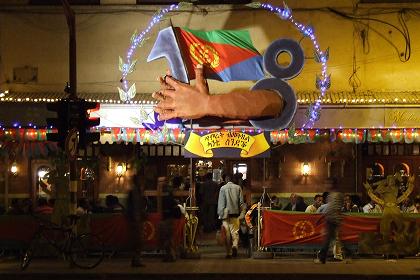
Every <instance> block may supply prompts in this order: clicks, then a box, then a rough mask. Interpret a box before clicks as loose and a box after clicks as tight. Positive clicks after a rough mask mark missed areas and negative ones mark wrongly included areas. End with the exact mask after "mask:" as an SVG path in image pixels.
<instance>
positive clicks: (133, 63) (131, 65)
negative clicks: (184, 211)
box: [128, 59, 137, 74]
mask: <svg viewBox="0 0 420 280" xmlns="http://www.w3.org/2000/svg"><path fill="white" fill-rule="evenodd" d="M136 64H137V59H135V60H133V61H132V62H131V64H130V68H129V69H128V73H129V74H130V73H133V71H134V70H135V69H136Z"/></svg>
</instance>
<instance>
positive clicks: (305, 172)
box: [301, 162, 311, 176]
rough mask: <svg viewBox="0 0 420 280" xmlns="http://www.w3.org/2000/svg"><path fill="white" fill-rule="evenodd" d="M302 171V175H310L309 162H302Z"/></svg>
mask: <svg viewBox="0 0 420 280" xmlns="http://www.w3.org/2000/svg"><path fill="white" fill-rule="evenodd" d="M301 173H302V176H308V175H310V174H311V166H310V165H309V163H308V162H304V163H302V166H301Z"/></svg>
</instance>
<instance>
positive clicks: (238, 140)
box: [185, 131, 270, 158]
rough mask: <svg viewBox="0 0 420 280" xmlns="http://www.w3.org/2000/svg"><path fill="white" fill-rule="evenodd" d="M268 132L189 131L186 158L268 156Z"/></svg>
mask: <svg viewBox="0 0 420 280" xmlns="http://www.w3.org/2000/svg"><path fill="white" fill-rule="evenodd" d="M269 137H270V134H269V133H245V132H235V131H217V132H212V133H207V134H200V135H199V134H197V133H194V132H192V131H190V132H189V133H188V134H187V142H186V144H185V157H187V158H191V157H192V158H198V157H204V158H249V157H269V156H270V144H269V142H268V141H269V139H270V138H269Z"/></svg>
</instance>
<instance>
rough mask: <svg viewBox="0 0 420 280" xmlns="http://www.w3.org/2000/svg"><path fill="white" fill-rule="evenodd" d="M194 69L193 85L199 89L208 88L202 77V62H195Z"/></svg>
mask: <svg viewBox="0 0 420 280" xmlns="http://www.w3.org/2000/svg"><path fill="white" fill-rule="evenodd" d="M194 71H195V86H196V87H197V88H198V89H199V90H200V91H201V90H206V91H207V89H208V86H207V82H206V79H205V78H204V69H203V65H202V64H197V66H196V67H195V69H194Z"/></svg>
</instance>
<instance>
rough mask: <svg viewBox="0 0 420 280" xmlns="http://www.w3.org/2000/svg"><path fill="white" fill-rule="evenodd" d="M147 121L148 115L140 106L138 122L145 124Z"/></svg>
mask: <svg viewBox="0 0 420 280" xmlns="http://www.w3.org/2000/svg"><path fill="white" fill-rule="evenodd" d="M148 119H149V114H147V112H146V110H145V109H144V107H143V105H141V106H140V120H141V121H142V122H145V121H147V120H148Z"/></svg>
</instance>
